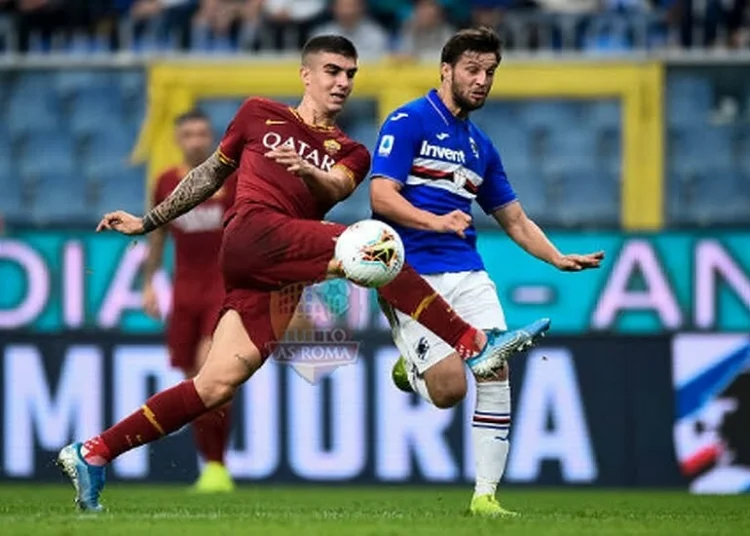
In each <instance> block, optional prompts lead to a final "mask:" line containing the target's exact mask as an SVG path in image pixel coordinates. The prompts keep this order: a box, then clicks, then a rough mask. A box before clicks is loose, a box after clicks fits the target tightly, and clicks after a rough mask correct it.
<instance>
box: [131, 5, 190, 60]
mask: <svg viewBox="0 0 750 536" xmlns="http://www.w3.org/2000/svg"><path fill="white" fill-rule="evenodd" d="M197 8H198V0H135V2H132V4H131V6H130V11H129V18H130V22H131V23H132V30H133V34H134V37H135V38H136V40H141V39H145V40H146V42H149V45H150V46H156V47H163V46H167V47H170V48H171V47H174V46H176V47H178V48H181V49H186V48H188V46H189V45H190V20H191V18H192V17H193V15H194V13H195V11H196V10H197Z"/></svg>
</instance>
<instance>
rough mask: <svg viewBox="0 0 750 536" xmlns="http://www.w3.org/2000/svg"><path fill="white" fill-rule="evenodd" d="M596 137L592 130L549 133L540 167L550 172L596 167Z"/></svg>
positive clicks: (583, 129) (558, 130) (557, 130)
mask: <svg viewBox="0 0 750 536" xmlns="http://www.w3.org/2000/svg"><path fill="white" fill-rule="evenodd" d="M596 146H597V137H596V135H595V132H594V131H593V130H592V129H586V128H581V129H567V130H562V129H556V130H554V131H553V132H551V133H550V136H549V138H548V142H547V143H546V145H545V150H544V154H543V157H542V160H541V162H540V165H541V167H542V168H544V169H545V170H549V171H551V172H554V171H560V172H566V171H568V170H573V169H581V168H586V169H594V168H596V167H597V154H596Z"/></svg>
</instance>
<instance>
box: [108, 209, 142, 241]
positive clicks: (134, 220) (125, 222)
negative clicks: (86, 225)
mask: <svg viewBox="0 0 750 536" xmlns="http://www.w3.org/2000/svg"><path fill="white" fill-rule="evenodd" d="M104 230H111V231H117V232H118V233H122V234H125V235H140V234H143V233H145V230H144V229H143V220H142V219H141V218H138V217H136V216H133V215H132V214H128V213H127V212H125V211H123V210H116V211H115V212H109V213H107V214H105V215H104V217H103V218H102V221H100V222H99V225H97V226H96V232H97V233H99V232H101V231H104Z"/></svg>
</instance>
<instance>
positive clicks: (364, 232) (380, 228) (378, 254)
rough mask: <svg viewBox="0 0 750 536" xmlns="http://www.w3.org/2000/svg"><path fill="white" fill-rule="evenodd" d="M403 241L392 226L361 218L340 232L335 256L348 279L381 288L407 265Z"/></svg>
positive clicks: (364, 285)
mask: <svg viewBox="0 0 750 536" xmlns="http://www.w3.org/2000/svg"><path fill="white" fill-rule="evenodd" d="M404 255H405V254H404V244H403V242H401V237H400V236H398V233H397V232H396V231H395V230H394V229H393V228H392V227H391V226H389V225H387V224H385V223H383V222H382V221H378V220H362V221H358V222H357V223H354V224H352V225H350V226H349V227H347V228H346V230H345V231H344V232H343V233H341V236H339V238H338V240H337V241H336V259H337V260H338V261H340V262H341V267H342V268H343V270H344V274H346V277H347V279H349V280H350V281H353V282H354V283H357V284H358V285H362V286H363V287H371V288H378V287H382V286H383V285H386V284H388V283H390V282H391V281H393V279H394V278H395V277H396V276H397V275H398V273H399V272H400V271H401V267H402V266H403V265H404Z"/></svg>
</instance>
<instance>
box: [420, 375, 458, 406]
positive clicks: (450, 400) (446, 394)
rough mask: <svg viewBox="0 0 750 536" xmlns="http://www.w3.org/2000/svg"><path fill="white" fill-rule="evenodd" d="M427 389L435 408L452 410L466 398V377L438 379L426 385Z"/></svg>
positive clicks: (443, 377) (455, 376)
mask: <svg viewBox="0 0 750 536" xmlns="http://www.w3.org/2000/svg"><path fill="white" fill-rule="evenodd" d="M427 389H428V390H429V392H430V398H431V399H432V403H433V404H435V406H436V407H438V408H440V409H448V408H452V407H453V406H455V405H457V404H458V403H459V402H461V401H462V400H463V399H464V397H465V396H466V377H465V376H464V375H463V374H460V375H451V376H442V377H438V378H436V379H435V381H432V382H430V383H428V384H427Z"/></svg>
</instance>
